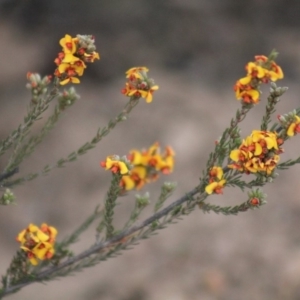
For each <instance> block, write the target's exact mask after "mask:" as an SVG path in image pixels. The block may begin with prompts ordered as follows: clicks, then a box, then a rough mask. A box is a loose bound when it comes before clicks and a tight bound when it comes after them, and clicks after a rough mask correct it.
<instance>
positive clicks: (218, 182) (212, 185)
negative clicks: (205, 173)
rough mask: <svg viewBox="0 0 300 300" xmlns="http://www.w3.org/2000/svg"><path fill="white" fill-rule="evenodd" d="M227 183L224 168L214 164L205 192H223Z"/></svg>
mask: <svg viewBox="0 0 300 300" xmlns="http://www.w3.org/2000/svg"><path fill="white" fill-rule="evenodd" d="M225 183H226V179H224V173H223V169H222V168H221V167H218V166H213V167H212V168H211V169H210V171H209V184H208V185H207V186H206V187H205V192H206V193H207V194H209V195H210V194H212V193H215V194H222V193H223V187H224V185H225Z"/></svg>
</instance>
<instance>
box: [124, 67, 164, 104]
mask: <svg viewBox="0 0 300 300" xmlns="http://www.w3.org/2000/svg"><path fill="white" fill-rule="evenodd" d="M148 71H149V70H148V69H147V68H146V67H134V68H131V69H129V70H128V71H127V72H126V78H127V79H128V81H127V82H126V83H125V87H124V88H123V89H122V90H121V93H122V94H124V95H125V96H128V97H136V98H144V99H145V100H146V102H147V103H151V102H152V100H153V93H154V91H156V90H158V89H159V86H158V85H154V83H153V80H151V79H148V77H147V74H146V73H147V72H148Z"/></svg>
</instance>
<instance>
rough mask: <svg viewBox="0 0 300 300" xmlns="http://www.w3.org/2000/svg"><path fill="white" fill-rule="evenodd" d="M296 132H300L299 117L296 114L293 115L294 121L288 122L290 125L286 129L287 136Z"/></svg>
mask: <svg viewBox="0 0 300 300" xmlns="http://www.w3.org/2000/svg"><path fill="white" fill-rule="evenodd" d="M297 133H300V118H299V117H298V116H295V121H294V122H292V123H291V124H290V126H289V127H288V129H287V132H286V134H287V135H288V136H289V137H291V136H294V135H295V134H297Z"/></svg>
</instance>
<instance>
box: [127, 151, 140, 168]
mask: <svg viewBox="0 0 300 300" xmlns="http://www.w3.org/2000/svg"><path fill="white" fill-rule="evenodd" d="M127 158H128V159H129V160H130V162H131V164H133V165H134V166H135V165H139V164H141V163H142V153H141V152H140V151H138V150H131V151H130V152H129V155H128V156H127Z"/></svg>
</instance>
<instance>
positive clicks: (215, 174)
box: [209, 166, 223, 180]
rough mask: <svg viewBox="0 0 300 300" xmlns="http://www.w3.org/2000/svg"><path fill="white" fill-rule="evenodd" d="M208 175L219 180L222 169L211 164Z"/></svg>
mask: <svg viewBox="0 0 300 300" xmlns="http://www.w3.org/2000/svg"><path fill="white" fill-rule="evenodd" d="M209 176H210V177H212V178H217V179H219V180H221V179H222V177H223V169H222V168H221V167H218V166H213V167H212V168H211V170H210V171H209Z"/></svg>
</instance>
